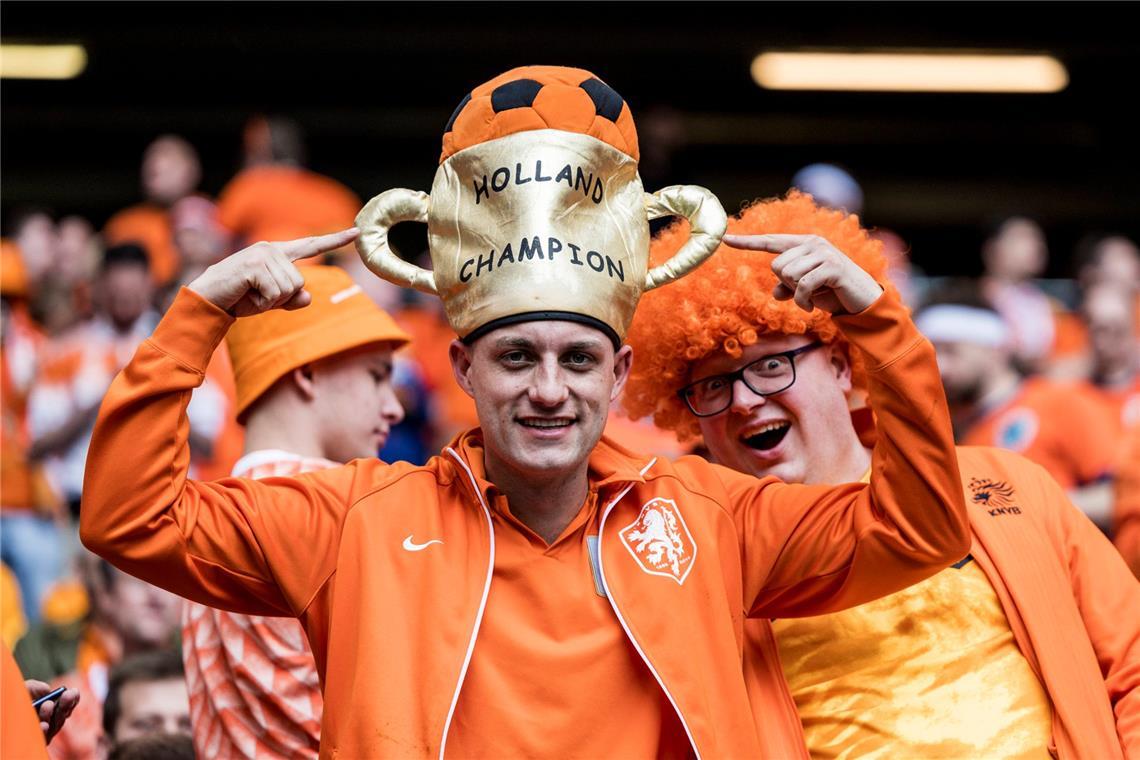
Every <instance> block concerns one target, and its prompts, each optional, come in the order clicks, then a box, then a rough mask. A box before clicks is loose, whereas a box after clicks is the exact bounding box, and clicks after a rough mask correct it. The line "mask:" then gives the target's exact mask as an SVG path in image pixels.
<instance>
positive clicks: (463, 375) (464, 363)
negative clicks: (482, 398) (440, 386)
mask: <svg viewBox="0 0 1140 760" xmlns="http://www.w3.org/2000/svg"><path fill="white" fill-rule="evenodd" d="M473 350H474V349H472V348H471V346H468V345H467V344H466V343H464V342H463V341H461V340H459V339H456V340H453V341H451V345H450V346H449V347H448V349H447V358H449V359H450V360H451V372H452V374H454V375H455V382H457V383H459V387H460V388H462V389H463V392H464V393H466V394H467V395H468V396H470V397H471V398H475V389H474V387H473V386H472V385H471V379H470V377H468V375H470V373H471V352H472V351H473Z"/></svg>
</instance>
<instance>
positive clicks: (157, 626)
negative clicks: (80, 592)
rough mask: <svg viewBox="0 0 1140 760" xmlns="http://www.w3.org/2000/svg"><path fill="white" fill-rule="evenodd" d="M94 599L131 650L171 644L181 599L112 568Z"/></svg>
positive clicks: (178, 619) (177, 623)
mask: <svg viewBox="0 0 1140 760" xmlns="http://www.w3.org/2000/svg"><path fill="white" fill-rule="evenodd" d="M112 573H113V575H112V580H111V583H110V585H109V586H104V587H103V589H102V591H101V593H100V598H99V599H98V600H97V604H99V606H100V608H101V610H102V614H103V616H104V617H105V618H107V619H108V620H109V622H110V623H111V625H112V626H113V627H114V628H115V630H116V631H117V632H118V633H119V635H121V636H122V637H123V640H124V641H125V642H126V644H127V645H128V649H131V650H143V649H155V648H159V647H163V646H167V645H169V644H170V642H171V640H172V639H173V637H174V632H175V631H176V630H178V627H179V625H180V622H181V614H182V600H181V599H180V598H179V597H177V596H175V595H174V594H171V593H170V592H169V591H164V590H163V589H160V588H158V587H157V586H152V585H150V584H149V583H147V582H145V581H141V580H139V579H138V578H135V577H133V576H130V575H127V574H126V573H123V572H120V571H118V570H112Z"/></svg>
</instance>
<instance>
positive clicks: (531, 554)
mask: <svg viewBox="0 0 1140 760" xmlns="http://www.w3.org/2000/svg"><path fill="white" fill-rule="evenodd" d="M481 464H482V463H481V462H472V463H471V465H472V469H473V470H476V473H475V474H476V476H477V477H479V479H480V483H481V485H483V486H484V493H485V494H486V497H487V504H488V505H490V507H491V514H492V519H493V521H494V528H495V570H494V576H493V580H492V582H491V590H490V594H489V595H488V597H487V607H486V610H485V611H484V614H483V623H482V626H481V628H480V630H479V638H478V640H477V641H476V643H475V652H474V655H473V656H472V658H471V666H470V669H469V670H468V671H467V678H466V680H464V682H463V688H462V690H461V691H460V692H459V702H458V704H457V705H456V708H455V719H454V723H453V725H452V730H451V733H450V734H449V736H448V739H447V746H446V747H445V751H446V753H447V754H449V755H452V756H454V757H558V758H597V757H620V758H637V757H646V758H648V757H656V758H683V757H689V756H690V755H691V752H692V749H691V745H690V744H689V740H688V737H687V736H686V735H685V729H684V728H683V727H682V725H681V721H680V719H679V718H678V717H677V713H676V712H675V711H674V710H673V707H672V706H671V705H670V704H669V701H668V698H667V697H666V696H665V693H664V692H663V691H662V690H661V687H660V686H658V684H657V682H656V681H655V680H654V678H653V675H652V674H651V673H650V672H649V670H648V668H646V667H645V664H644V662H643V661H642V660H641V658H640V656H639V655H638V654H637V652H636V651H635V650H634V648H633V645H632V644H631V643H630V640H629V637H628V636H626V635H625V632H624V631H623V630H622V628H621V625H620V623H619V622H618V620H617V618H616V617H615V616H614V613H613V608H612V607H611V606H610V603H609V601H608V600H607V599H606V597H605V596H604V595H603V592H602V589H601V587H600V585H599V584H600V581H598V580H597V577H598V576H597V574H596V555H594V556H595V559H591V555H592V554H594V552H596V547H597V540H598V523H599V519H600V517H601V515H600V510H599V508H598V499H597V493H596V492H591V493H590V494H589V495H588V497H587V499H586V503H585V504H584V505H583V506H582V509H581V511H579V513H578V514H577V516H576V517H575V518H574V519H573V520H571V521H570V524H569V525H567V526H566V528H565V529H564V530H563V531H562V534H561V535H560V536H559V537H558V538H557V539H555V540H554V542H553V543H551V544H549V545H548V544H547V543H546V542H545V541H544V540H543V539H542V538H541V537H540V536H539V535H538V534H537V533H535V532H534V531H532V530H531V529H530V528H528V527H527V526H526V525H525V524H524V523H522V522H521V521H520V520H519V519H518V518H516V517H515V516H514V515H513V514H511V510H510V507H509V506H508V504H507V499H506V497H505V496H503V495H501V494H499V493H498V491H497V489H496V488H495V487H494V486H492V485H490V484H488V483H487V482H486V480H485V479H484V475H483V473H482V472H479V471H478V470H479V469H481ZM415 539H416V540H420V541H423V540H426V539H422V538H420V537H419V536H415ZM544 674H546V677H544ZM583 694H589V695H590V698H589V699H582V695H583ZM613 715H621V716H622V720H620V721H612V720H604V719H599V718H600V716H613Z"/></svg>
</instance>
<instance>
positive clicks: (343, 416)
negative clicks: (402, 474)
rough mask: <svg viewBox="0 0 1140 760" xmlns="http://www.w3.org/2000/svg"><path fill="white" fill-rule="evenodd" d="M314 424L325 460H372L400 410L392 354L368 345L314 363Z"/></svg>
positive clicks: (379, 346) (387, 349) (381, 346)
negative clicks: (361, 458)
mask: <svg viewBox="0 0 1140 760" xmlns="http://www.w3.org/2000/svg"><path fill="white" fill-rule="evenodd" d="M308 371H309V372H310V374H311V378H312V381H311V387H312V398H313V404H314V411H315V414H314V416H313V418H314V419H315V420H317V421H318V422H317V424H318V425H319V426H320V446H321V450H322V452H323V453H324V456H325V457H326V458H327V459H331V460H333V461H334V462H348V461H350V460H353V459H357V458H360V457H374V456H376V455H377V453H378V452H379V451H380V449H381V448H383V447H384V444H385V443H387V441H388V435H389V433H390V432H391V429H392V426H393V425H396V424H398V423H399V422H400V420H402V419H404V407H403V406H402V405H401V404H400V401H399V399H398V398H396V391H395V388H393V387H392V349H391V347H390V345H389V344H387V343H384V344H372V345H369V346H362V347H360V348H356V349H353V350H351V351H345V352H343V353H339V354H336V355H335V356H331V357H329V358H327V359H321V360H320V361H316V362H313V363H312V364H311V365H310V368H309V370H308Z"/></svg>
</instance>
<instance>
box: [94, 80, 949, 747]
mask: <svg viewBox="0 0 1140 760" xmlns="http://www.w3.org/2000/svg"><path fill="white" fill-rule="evenodd" d="M446 133H447V134H446V136H445V138H444V152H443V157H442V160H441V163H440V165H439V168H438V169H437V170H436V176H435V180H434V182H433V186H432V192H431V194H430V196H429V195H428V194H426V193H416V192H413V191H411V190H391V191H388V192H386V193H382V194H380V195H379V196H377V197H376V198H374V199H373V200H372V201H369V203H368V204H366V205H365V207H364V209H363V210H362V211H361V213H360V214H359V215H358V216H357V224H358V225H360V227H361V228H362V229H360V230H356V229H351V230H346V231H345V232H343V233H339V234H333V235H328V236H323V237H320V238H311V239H306V240H300V241H292V242H284V243H264V244H259V245H255V246H252V247H250V248H247V249H245V250H243V251H239V252H238V253H236V254H235V255H233V256H230V257H229V258H227V259H226V260H224V261H222V262H220V263H219V264H216V265H214V266H213V267H211V268H210V269H208V270H206V272H205V273H204V274H203V275H202V276H201V277H199V278H198V279H197V280H195V281H194V282H193V283H191V285H190V287H189V288H187V289H186V290H183V291H182V292H181V293H180V294H179V295H178V297H177V298H176V299H175V301H174V303H173V305H172V306H171V308H170V310H169V311H168V312H167V315H166V317H165V318H164V320H163V323H162V324H161V325H160V326H159V327H158V329H157V330H156V331H155V334H154V336H153V337H152V338H151V340H150V341H149V342H147V343H146V344H144V345H143V347H142V348H141V349H140V351H139V353H138V354H137V355H136V357H135V360H134V362H133V363H132V364H131V365H130V366H129V367H128V368H127V369H126V370H125V371H124V372H123V374H122V375H121V376H120V377H119V379H118V382H117V383H116V385H115V386H114V387H113V388H112V389H111V392H110V394H109V395H108V397H107V400H106V402H105V405H104V407H103V409H102V419H101V421H100V423H99V425H98V430H97V432H96V436H95V443H94V445H93V449H92V450H93V454H92V456H91V458H90V459H89V467H88V470H87V485H88V490H87V492H86V493H85V494H84V496H85V499H86V501H85V502H84V513H83V517H82V525H81V528H80V533H81V537H82V538H83V541H84V542H85V543H86V545H87V546H88V547H90V548H91V549H92V550H93V551H95V552H96V553H98V554H100V555H102V556H105V557H107V558H109V559H110V560H111V561H113V562H114V563H115V564H117V565H119V566H121V567H123V568H124V569H126V570H127V571H128V572H131V573H134V574H137V575H139V576H140V577H143V578H146V579H148V580H150V581H151V582H153V583H158V584H160V585H163V586H165V587H166V588H169V589H171V590H173V591H175V592H177V593H180V594H183V595H185V596H187V597H189V598H191V599H194V600H196V601H199V602H202V603H208V604H210V605H211V606H215V607H219V608H227V609H233V610H237V611H241V612H245V613H254V614H264V615H269V614H274V615H292V616H294V617H298V618H299V619H300V620H301V624H302V626H303V627H304V629H305V632H306V634H307V635H308V640H309V643H310V645H311V646H312V650H313V654H314V658H315V660H316V662H317V669H318V673H319V674H320V677H321V683H322V686H323V693H324V697H325V710H324V713H323V718H322V725H321V747H320V754H321V756H322V757H325V758H333V757H345V758H348V757H351V758H366V757H368V758H371V757H423V758H427V757H447V756H452V757H476V756H482V757H540V756H545V757H634V758H636V757H645V758H648V757H665V758H672V757H676V758H680V757H694V756H695V757H706V758H714V757H757V756H762V755H765V754H771V747H770V745H769V744H768V743H767V742H766V739H765V737H763V736H761V735H760V734H759V733H758V731H757V730H756V727H755V723H754V719H753V716H752V712H751V708H750V704H749V699H748V689H747V684H746V682H745V679H744V674H743V673H742V671H741V648H742V643H743V623H744V618H745V615H746V614H752V615H758V616H785V615H793V614H801V615H803V614H817V613H819V612H823V611H830V610H833V609H838V608H842V607H846V606H851V605H853V604H858V603H861V602H863V601H866V600H868V599H871V598H875V597H878V596H881V595H883V594H886V593H890V592H892V591H895V590H897V589H898V588H901V587H903V586H906V585H908V584H910V583H914V582H917V581H919V580H922V579H923V578H925V577H927V576H929V575H931V574H933V573H935V572H937V571H938V570H939V569H941V568H942V567H944V566H946V565H948V564H949V563H950V562H953V561H954V560H956V559H958V558H960V557H961V556H962V555H963V554H964V553H965V552H966V551H967V547H968V544H967V539H968V535H967V531H966V523H965V516H964V511H965V505H964V504H963V499H962V492H961V488H960V484H959V476H958V471H957V468H956V466H955V464H954V461H953V457H952V452H953V437H952V431H951V429H950V421H949V416H948V413H947V411H946V406H945V400H944V398H943V396H942V394H941V389H940V384H939V380H938V370H937V364H936V361H935V357H934V353H933V349H932V347H931V346H930V344H929V343H928V342H926V341H925V340H924V339H923V338H922V336H921V335H919V334H918V333H917V331H916V330H915V327H914V325H913V324H912V323H911V322H910V320H909V318H908V317H907V315H906V312H905V309H904V308H903V306H902V305H901V304H900V303H899V302H898V300H897V299H896V298H894V297H893V296H892V294H890V293H885V292H884V291H883V289H882V288H881V287H880V286H879V284H878V283H876V282H875V281H874V279H873V278H872V277H871V276H870V275H867V274H866V273H865V272H863V271H862V270H860V269H859V268H858V267H854V266H851V265H849V264H848V263H847V260H846V259H845V257H843V255H842V254H841V253H840V252H839V251H838V250H836V249H835V248H834V246H831V245H830V244H827V243H826V242H825V241H822V240H814V239H813V240H807V239H801V238H798V237H796V236H791V237H789V238H773V239H771V240H768V241H767V244H768V245H770V246H771V247H773V248H776V249H778V250H784V253H782V254H781V255H780V256H779V257H777V258H776V259H774V260H773V261H772V265H773V266H774V267H775V268H776V270H777V271H778V272H780V273H781V277H782V278H783V279H782V282H783V283H784V284H785V286H786V287H788V288H790V290H791V291H795V296H796V301H797V303H799V304H800V305H801V306H802V307H803V308H805V309H810V308H815V307H821V308H827V309H829V310H833V311H836V312H840V314H841V315H840V316H837V317H836V322H837V324H838V325H839V326H840V328H839V329H842V330H843V331H844V334H845V335H846V336H847V337H848V339H849V340H850V341H851V343H852V344H853V345H854V346H856V347H857V349H856V350H859V351H862V352H863V353H864V354H865V356H866V360H865V363H866V365H867V366H868V367H871V368H873V369H874V371H873V372H872V373H871V375H872V381H871V382H870V383H869V389H868V393H869V395H870V397H871V398H872V399H873V400H874V401H875V402H876V404H877V406H876V408H877V410H878V411H879V415H880V428H881V429H882V430H884V431H885V433H886V434H885V435H884V436H883V440H884V441H885V443H884V444H883V445H881V446H879V447H877V448H876V449H875V454H874V456H875V459H876V462H877V464H876V467H875V474H874V475H873V476H872V477H871V479H870V483H869V484H866V485H859V484H854V485H843V486H813V487H807V486H796V485H787V484H783V483H780V482H779V481H777V480H775V479H772V478H768V479H763V480H761V479H757V478H753V477H750V476H747V475H742V474H738V473H734V472H732V471H731V470H728V469H725V468H721V467H716V466H714V465H710V464H708V463H707V462H705V461H704V460H701V459H698V458H695V457H686V458H682V459H680V460H678V461H677V462H675V463H674V462H668V461H665V460H663V459H659V458H654V457H647V456H643V455H639V454H636V453H634V452H630V451H627V450H625V449H623V448H621V447H620V446H617V445H615V444H613V443H612V442H611V441H608V440H607V439H605V438H604V437H603V435H602V429H603V427H604V425H605V421H606V418H607V414H608V411H609V408H610V405H611V404H612V403H613V401H614V399H616V398H617V396H618V395H619V394H620V392H621V390H622V388H623V386H624V384H625V380H626V378H627V377H628V374H629V371H630V365H631V363H632V361H633V353H632V350H631V349H630V347H629V346H627V345H624V344H623V339H624V335H625V333H626V330H627V328H628V325H629V321H630V319H631V318H632V317H633V313H634V309H635V308H636V306H637V302H638V300H639V299H640V298H641V295H642V293H643V292H644V291H646V290H652V289H655V288H657V287H659V286H665V287H671V286H669V285H668V283H669V282H672V281H675V280H677V279H679V278H681V277H684V276H685V275H686V274H687V273H689V272H692V271H693V270H694V269H695V268H696V267H697V266H699V265H700V264H701V262H702V261H704V260H705V259H707V258H708V256H709V255H711V253H712V252H713V251H714V250H715V249H716V248H717V246H718V245H719V243H720V240H721V238H722V235H723V232H724V225H725V219H726V217H725V214H724V210H723V208H721V206H720V204H719V202H718V201H717V200H716V198H715V197H714V196H713V195H712V194H711V193H709V192H708V191H707V190H703V189H701V188H695V187H672V188H665V189H663V190H660V191H657V192H656V193H646V192H645V191H644V189H643V188H642V186H641V180H640V176H639V175H638V172H637V155H638V153H637V145H636V140H635V138H636V131H635V130H634V129H633V121H632V116H631V114H630V108H629V106H628V104H627V103H626V102H625V100H624V99H623V98H622V97H621V96H620V95H619V94H618V93H617V92H616V91H615V90H614V89H613V88H611V87H610V86H609V85H608V84H606V83H604V82H603V81H601V80H600V79H599V78H597V77H596V76H594V75H593V74H592V73H591V72H589V71H585V70H583V69H573V68H565V67H555V66H528V67H522V68H519V69H514V70H512V71H509V72H506V73H504V74H502V75H500V76H498V77H496V78H494V79H492V80H491V81H489V82H487V83H485V84H482V85H480V86H478V87H476V88H475V89H474V90H472V92H471V93H470V95H469V96H468V97H467V98H465V99H464V100H463V102H462V103H461V105H460V107H459V108H458V109H456V113H455V117H454V118H453V119H452V120H451V122H450V123H449V125H448V127H447V129H446ZM663 215H681V216H684V217H686V218H687V219H689V220H690V223H691V228H692V230H693V235H692V236H691V237H690V239H689V241H688V242H687V243H686V244H685V245H684V246H682V249H681V250H680V251H679V252H678V253H677V255H675V256H674V257H672V258H671V259H670V260H669V261H667V262H663V263H662V264H660V265H658V266H654V267H650V266H648V258H649V229H648V228H649V218H650V217H656V216H663ZM414 219H418V220H420V221H425V220H426V222H427V224H428V240H429V253H430V254H431V257H432V269H431V271H427V270H424V269H420V268H417V267H414V266H412V265H411V264H409V263H408V262H404V261H402V260H400V259H398V258H397V257H395V255H394V254H392V252H391V251H390V250H388V247H387V232H388V229H389V228H390V227H391V226H392V225H393V224H395V223H397V222H398V221H404V220H414ZM354 239H355V240H356V243H357V250H358V252H359V253H360V254H361V255H362V257H363V258H364V259H365V260H366V262H367V263H368V265H369V267H370V268H371V269H372V271H374V272H377V273H378V274H380V275H381V276H384V277H387V278H389V279H391V280H392V281H396V282H398V283H400V284H404V285H407V286H411V287H416V288H419V289H421V290H424V291H426V292H430V293H435V294H437V295H439V296H440V297H441V298H442V299H443V302H444V311H445V313H446V314H447V317H448V320H449V324H451V326H452V327H453V329H454V330H455V332H456V335H457V336H458V339H457V340H456V341H454V342H453V343H452V344H451V345H450V347H449V356H450V360H451V363H452V370H453V373H454V376H455V379H456V382H457V383H459V385H460V386H461V387H462V388H463V389H464V390H465V392H466V393H468V394H469V395H471V396H472V397H473V398H474V401H475V406H476V410H477V412H478V416H479V422H480V425H481V427H480V428H477V429H474V430H469V431H466V432H464V433H461V434H459V435H458V436H457V437H456V438H455V439H454V440H453V441H452V442H451V444H450V445H449V446H446V447H445V448H444V449H443V451H441V452H440V455H439V456H438V457H434V458H432V459H431V460H429V461H428V462H427V463H426V464H425V465H423V466H413V465H410V464H407V463H396V464H385V463H383V462H380V461H378V460H376V459H358V460H355V461H354V462H351V463H349V464H348V465H346V466H344V467H338V468H330V469H326V470H321V471H318V472H312V473H304V474H302V475H298V476H295V477H288V478H267V479H263V480H253V479H248V478H239V479H230V480H222V481H217V482H213V483H200V482H195V481H193V480H189V479H187V477H186V470H185V466H184V464H183V460H184V451H185V446H184V434H183V432H182V431H184V429H185V424H186V423H185V418H184V414H183V410H182V399H183V398H184V396H185V394H186V392H187V390H188V389H189V388H192V387H193V386H194V385H195V384H196V383H197V382H199V381H200V368H201V367H202V366H204V364H205V362H206V361H207V360H208V357H209V355H210V352H211V351H212V350H213V348H214V346H215V345H216V344H217V343H218V342H219V341H220V340H221V339H222V337H223V335H224V334H225V333H226V332H227V331H228V330H230V329H231V328H232V326H233V323H234V320H235V318H237V320H238V324H239V325H240V320H241V318H243V317H245V316H246V315H251V314H256V313H258V312H262V311H266V310H271V309H274V308H278V307H284V308H304V306H305V304H307V303H308V302H309V301H310V299H311V295H310V294H309V293H308V292H307V291H306V290H305V289H304V288H303V282H302V274H301V271H300V270H299V269H298V268H297V267H296V266H295V265H294V263H293V262H294V260H297V259H300V258H303V257H305V256H314V255H317V254H319V253H321V252H323V251H326V250H331V249H334V248H337V247H339V246H342V245H344V244H346V243H347V242H351V241H353V240H354ZM735 242H737V243H739V242H740V241H735ZM785 249H786V250H785ZM662 292H667V291H662ZM255 318H256V317H255ZM884 471H885V472H888V473H890V477H888V478H883V477H881V476H880V473H882V472H884Z"/></svg>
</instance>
